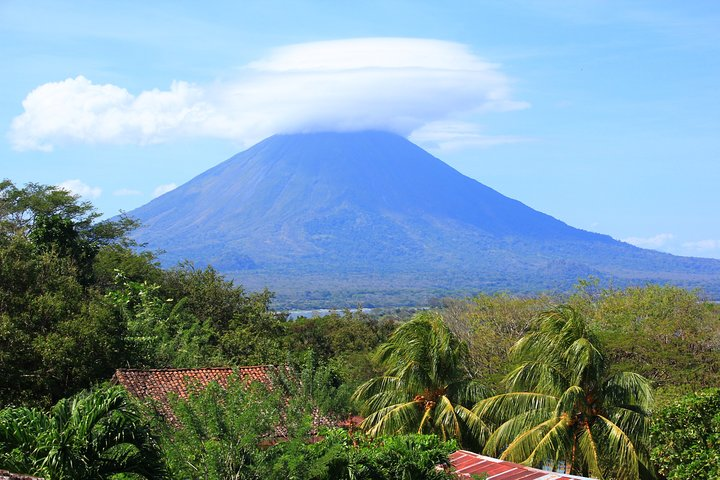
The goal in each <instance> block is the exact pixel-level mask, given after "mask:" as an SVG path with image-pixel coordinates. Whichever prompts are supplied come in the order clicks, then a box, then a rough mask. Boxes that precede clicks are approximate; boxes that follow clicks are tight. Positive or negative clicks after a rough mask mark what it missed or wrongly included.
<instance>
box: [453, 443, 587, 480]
mask: <svg viewBox="0 0 720 480" xmlns="http://www.w3.org/2000/svg"><path fill="white" fill-rule="evenodd" d="M450 465H452V466H453V467H454V468H455V472H456V473H458V474H459V475H458V476H459V477H460V478H470V476H471V475H473V474H483V473H485V474H487V476H488V480H571V479H572V480H589V479H588V477H578V476H576V475H568V474H565V473H556V472H549V471H546V470H539V469H537V468H531V467H526V466H525V465H519V464H517V463H512V462H507V461H505V460H498V459H497V458H493V457H486V456H485V455H480V454H479V453H473V452H468V451H465V450H458V451H457V452H455V453H452V454H451V455H450Z"/></svg>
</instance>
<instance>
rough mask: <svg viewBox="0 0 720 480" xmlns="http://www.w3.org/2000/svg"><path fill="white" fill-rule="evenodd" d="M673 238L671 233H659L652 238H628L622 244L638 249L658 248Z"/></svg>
mask: <svg viewBox="0 0 720 480" xmlns="http://www.w3.org/2000/svg"><path fill="white" fill-rule="evenodd" d="M673 238H675V235H673V234H672V233H659V234H657V235H655V236H653V237H647V238H642V237H628V238H624V239H623V242H627V243H631V244H633V245H635V246H636V247H640V248H660V247H663V246H665V245H666V244H667V243H668V242H669V241H670V240H672V239H673Z"/></svg>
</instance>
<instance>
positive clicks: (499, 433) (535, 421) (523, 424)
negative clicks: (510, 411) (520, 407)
mask: <svg viewBox="0 0 720 480" xmlns="http://www.w3.org/2000/svg"><path fill="white" fill-rule="evenodd" d="M549 413H550V412H548V411H546V410H534V409H533V410H528V411H526V412H523V413H520V414H518V415H516V416H514V417H512V418H511V419H509V420H507V421H506V422H504V423H502V424H501V425H500V426H498V427H497V428H496V429H495V431H494V432H493V433H492V435H491V436H490V437H489V438H488V439H487V441H486V442H485V452H486V453H489V454H491V455H498V454H500V451H501V450H503V449H504V448H505V447H506V446H507V445H510V443H512V441H513V440H514V439H516V438H517V437H518V436H520V435H521V434H522V433H523V432H526V431H528V430H530V429H532V428H534V427H535V426H537V425H539V424H541V423H543V422H545V421H547V420H548V418H549V417H550V416H551V414H550V415H549Z"/></svg>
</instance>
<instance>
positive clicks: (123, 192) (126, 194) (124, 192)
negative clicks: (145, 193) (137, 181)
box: [113, 188, 142, 197]
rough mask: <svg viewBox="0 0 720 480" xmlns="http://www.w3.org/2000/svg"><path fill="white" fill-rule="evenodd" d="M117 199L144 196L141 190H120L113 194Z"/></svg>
mask: <svg viewBox="0 0 720 480" xmlns="http://www.w3.org/2000/svg"><path fill="white" fill-rule="evenodd" d="M113 195H115V196H116V197H132V196H136V195H142V192H141V191H140V190H133V189H131V188H120V189H118V190H115V191H114V192H113Z"/></svg>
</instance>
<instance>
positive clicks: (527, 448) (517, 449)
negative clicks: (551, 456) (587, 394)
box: [488, 418, 560, 463]
mask: <svg viewBox="0 0 720 480" xmlns="http://www.w3.org/2000/svg"><path fill="white" fill-rule="evenodd" d="M559 421H560V420H559V419H557V418H550V419H548V420H545V421H544V422H542V423H539V424H538V425H535V426H534V427H532V428H530V429H528V430H526V431H525V432H523V433H521V434H520V435H518V436H517V437H515V438H514V439H513V441H512V442H510V444H508V446H507V448H505V449H504V450H503V452H502V453H501V455H500V459H501V460H509V461H511V462H516V463H523V462H525V461H526V460H527V459H528V458H529V457H530V455H531V454H532V452H533V451H534V450H535V447H536V446H537V444H538V442H539V441H540V440H542V439H543V437H545V435H546V434H547V432H548V431H549V430H550V429H552V428H553V427H554V426H555V425H556V424H557V423H558V422H559ZM494 435H495V433H493V435H492V436H490V439H489V440H488V444H498V442H497V441H495V440H493V436H494Z"/></svg>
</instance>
